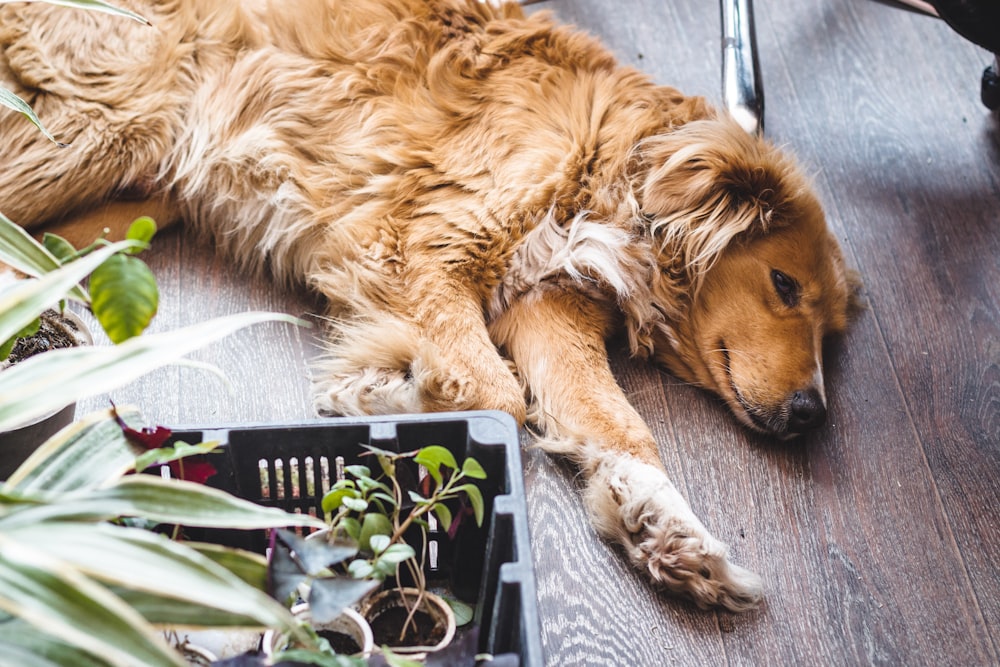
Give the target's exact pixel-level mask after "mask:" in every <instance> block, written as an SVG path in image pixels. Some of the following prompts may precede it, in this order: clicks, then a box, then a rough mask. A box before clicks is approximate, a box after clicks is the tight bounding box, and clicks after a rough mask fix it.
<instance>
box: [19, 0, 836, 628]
mask: <svg viewBox="0 0 1000 667" xmlns="http://www.w3.org/2000/svg"><path fill="white" fill-rule="evenodd" d="M123 4H126V5H128V6H129V7H130V8H133V9H135V10H136V11H138V12H139V13H141V14H143V15H145V16H146V17H148V18H149V19H150V20H151V21H152V24H153V27H151V28H150V27H146V26H142V25H139V24H138V23H134V22H129V21H125V20H122V19H119V18H115V17H110V16H105V15H94V14H90V13H80V12H70V11H68V10H66V9H64V8H52V7H49V6H42V5H41V4H40V3H31V4H21V5H17V4H15V5H11V4H5V5H3V6H2V9H0V82H2V83H3V85H5V86H7V87H8V88H10V89H13V90H15V91H16V92H17V93H19V94H20V95H22V96H23V97H25V98H26V99H28V100H29V101H30V102H31V103H32V104H33V105H34V106H35V108H36V110H37V111H38V114H39V116H40V117H41V118H42V119H43V121H44V122H45V123H46V124H47V125H48V126H49V127H50V128H51V130H52V131H53V132H54V133H55V134H56V136H57V137H58V138H59V139H60V140H61V141H64V142H66V143H68V144H70V146H69V147H68V148H64V149H58V148H55V147H54V146H53V145H52V144H50V143H48V142H46V141H45V140H44V139H43V138H42V137H41V135H40V134H39V133H38V132H37V131H36V130H35V129H34V128H33V127H31V126H30V125H28V124H27V123H25V122H23V121H22V120H21V119H19V118H17V117H15V116H13V115H6V116H3V117H2V121H0V127H2V130H3V144H2V145H3V156H2V157H0V160H2V164H0V210H3V211H4V212H5V213H6V214H7V215H8V216H10V217H12V218H13V219H15V220H18V221H19V222H21V223H22V224H24V225H25V226H26V227H28V228H30V229H32V230H40V229H42V228H43V227H45V226H47V228H49V229H56V230H58V231H60V232H62V233H64V234H67V235H74V236H75V237H76V240H81V239H82V240H90V239H88V238H86V236H88V235H92V234H93V233H94V229H93V228H94V226H95V225H98V226H103V225H110V226H112V227H114V228H120V227H121V225H122V224H123V223H124V222H126V221H127V216H131V215H133V214H134V213H135V212H137V211H144V212H152V213H153V214H154V215H155V216H156V217H157V218H158V220H159V222H160V223H161V224H169V223H172V222H175V221H183V222H184V224H185V225H187V226H188V227H189V228H191V229H192V230H193V231H194V232H195V233H198V234H201V235H203V236H204V237H205V238H206V239H207V240H209V241H210V242H212V243H214V244H216V245H217V246H218V248H219V250H220V252H222V253H224V254H225V256H227V257H229V258H230V259H231V260H232V261H233V263H234V265H236V266H237V267H239V269H238V270H249V271H250V272H251V273H250V275H256V276H262V275H265V274H268V275H270V276H272V277H274V278H275V279H277V280H281V281H285V282H290V283H298V284H304V285H307V286H308V287H310V288H311V289H314V290H316V291H318V292H319V293H320V294H322V295H323V296H324V297H325V298H326V300H327V302H328V303H329V321H330V322H331V325H330V331H329V341H330V343H329V349H328V352H327V354H326V355H325V357H324V360H323V361H322V363H321V364H320V365H319V366H318V367H317V369H316V378H315V388H316V404H317V406H318V407H319V408H320V410H321V411H323V412H331V413H342V414H363V413H372V412H395V411H416V410H446V409H499V410H504V411H507V412H509V413H511V414H513V415H514V416H515V417H516V418H517V419H518V420H519V421H522V422H523V421H525V420H530V421H531V422H532V423H534V424H535V425H536V427H537V428H538V429H539V431H540V432H541V433H542V438H541V442H542V443H543V445H545V446H546V447H548V449H550V450H551V451H553V452H557V453H560V454H563V455H566V456H569V457H570V458H571V459H572V460H574V461H575V462H576V463H577V464H579V466H580V468H581V470H582V471H583V474H584V475H585V477H586V478H587V480H588V483H587V488H586V491H585V493H584V498H585V501H586V504H587V507H588V508H589V510H590V512H591V514H592V515H593V518H594V524H595V526H596V527H597V529H598V530H599V531H600V532H601V534H602V535H604V536H606V537H607V538H608V539H611V540H613V541H615V542H617V543H619V544H621V545H622V547H623V548H624V550H625V552H626V553H627V554H628V557H629V559H630V560H631V561H632V562H634V563H635V564H636V566H637V567H639V568H640V569H642V570H643V571H645V572H647V573H648V575H649V576H650V578H651V579H652V580H653V581H654V582H658V583H662V584H663V585H664V586H666V587H667V588H669V589H670V590H673V591H675V592H678V593H683V594H687V595H689V596H690V597H692V598H693V599H694V600H695V601H696V602H698V603H699V604H702V605H721V606H724V607H726V608H728V609H732V610H742V609H746V608H749V607H752V606H753V605H754V604H756V602H757V601H758V600H759V598H760V594H761V587H760V582H759V581H758V580H757V578H756V577H754V576H753V575H751V574H750V573H748V572H746V571H744V570H742V569H740V568H737V567H736V566H735V565H732V564H731V563H729V562H728V561H727V558H726V550H725V547H724V545H722V544H720V543H719V542H718V541H716V540H715V539H714V538H712V536H711V535H710V534H709V533H708V531H707V530H706V529H705V527H704V526H703V525H702V524H701V523H700V522H699V521H698V520H697V518H696V517H695V516H694V515H693V514H692V513H691V510H690V508H689V507H688V505H687V503H686V502H685V501H684V499H683V498H682V497H681V496H680V494H679V493H678V492H677V490H676V489H675V488H674V487H673V486H672V485H671V483H670V481H669V479H668V478H667V476H666V472H665V471H664V469H663V466H662V464H661V463H660V460H659V455H658V452H657V445H656V442H655V440H654V439H653V437H652V434H651V433H650V431H649V429H648V428H647V427H646V425H645V424H644V423H643V420H642V419H641V417H640V416H639V415H638V413H637V412H636V411H635V410H634V408H633V407H632V406H631V405H630V404H629V402H628V400H627V399H626V398H625V396H624V394H623V393H622V391H621V389H620V388H619V387H618V385H617V383H616V382H615V379H614V377H613V375H612V373H611V370H610V368H609V365H608V361H607V352H606V348H605V345H606V340H608V339H610V338H611V337H613V336H614V335H615V334H616V333H618V332H621V331H624V334H625V339H626V341H627V345H628V346H629V348H630V350H631V352H632V353H633V354H635V355H637V356H639V357H645V358H651V359H652V360H654V361H657V362H660V363H663V364H664V365H666V366H667V367H668V368H670V369H671V370H672V371H673V372H674V373H676V374H678V375H679V376H680V377H681V378H683V379H684V380H687V381H689V382H693V383H697V384H699V385H701V386H704V387H705V388H706V389H708V390H710V391H714V392H716V393H718V394H720V395H722V396H723V397H724V398H725V399H726V400H727V401H728V403H729V405H730V406H731V407H732V409H733V411H734V413H735V414H736V416H737V418H739V419H741V420H742V421H743V422H744V423H746V424H747V425H748V426H749V427H751V428H755V429H758V430H762V431H766V432H769V433H773V434H774V435H777V436H779V437H787V436H789V435H793V434H795V433H797V432H799V431H800V430H802V429H804V428H806V427H807V426H808V427H811V426H815V424H816V423H818V422H819V421H820V419H819V417H821V416H822V412H823V411H824V410H825V394H826V392H825V388H824V387H822V386H821V385H822V373H821V369H820V368H818V364H819V361H818V360H819V359H820V356H821V355H820V346H821V344H822V339H823V337H824V336H825V335H827V334H830V333H836V332H838V331H840V330H842V329H843V328H844V326H846V321H847V310H848V304H849V300H850V280H849V276H848V274H847V272H846V271H845V270H844V267H843V260H842V258H841V255H840V251H839V248H838V247H837V244H836V242H835V241H834V240H833V239H832V237H831V236H830V234H829V232H828V231H827V230H826V226H825V222H824V219H823V214H822V210H821V209H820V207H819V203H818V202H817V201H816V198H815V197H814V195H813V194H812V193H811V190H810V188H809V184H808V183H807V182H806V180H805V179H804V178H803V177H802V176H801V174H800V172H799V170H798V168H797V167H796V166H795V164H794V162H792V161H791V160H790V159H789V158H788V157H787V156H785V155H783V154H782V153H780V152H779V151H777V150H776V149H775V148H774V147H772V146H770V145H769V144H767V143H766V142H763V141H761V140H758V139H754V138H751V137H749V136H747V135H745V134H744V133H743V132H742V130H741V129H740V128H739V127H738V126H737V125H736V124H735V123H734V122H732V121H731V120H729V119H727V118H725V117H721V116H719V115H718V114H717V113H716V112H715V111H714V110H713V109H711V108H710V107H709V106H708V105H707V104H706V103H705V102H704V101H703V100H701V99H699V98H693V97H686V96H684V95H682V94H681V93H679V92H678V91H676V90H674V89H672V88H669V87H665V86H660V85H656V84H654V83H653V82H651V81H650V80H649V79H648V78H647V77H646V76H645V75H643V74H642V73H640V72H637V71H635V70H632V69H630V68H627V67H622V66H620V65H619V64H618V63H617V62H616V61H615V59H614V57H613V56H612V55H611V54H610V53H609V52H608V51H607V50H606V49H605V48H604V47H603V46H601V44H600V43H599V42H598V41H597V40H595V39H593V38H591V37H589V36H587V35H584V34H581V33H579V32H577V31H575V30H573V29H571V28H566V27H561V26H558V25H556V24H555V23H554V22H553V21H552V20H551V19H550V17H549V16H548V15H547V14H545V13H539V14H535V15H534V16H531V17H527V18H526V17H525V16H524V15H523V14H522V12H521V10H520V8H519V7H517V6H516V5H509V4H508V5H501V6H493V5H494V3H480V2H476V1H475V0H426V1H425V0H280V1H279V0H272V1H270V2H269V1H266V0H244V1H243V2H234V1H232V0H161V1H159V2H153V1H152V0H146V1H142V0H134V1H130V2H123ZM122 201H124V203H120V202H122ZM109 202H111V203H110V204H109ZM137 202H138V203H137ZM91 238H92V236H91ZM775 272H778V273H780V274H781V275H786V274H787V277H789V278H790V280H792V282H793V284H794V290H791V288H789V289H786V290H785V291H784V292H782V291H780V290H779V291H776V289H777V286H779V285H781V284H784V283H780V282H775V281H776V280H778V279H777V278H776V277H775V275H776V274H775ZM793 291H794V293H792V292H793ZM817 384H818V385H820V386H817ZM807 395H808V397H811V399H810V400H811V403H810V404H809V407H810V409H811V414H810V419H808V420H806V419H804V418H803V416H802V413H803V410H802V405H803V396H807ZM807 421H808V422H809V423H808V424H807V423H806V422H807ZM731 474H736V473H735V472H732V473H731Z"/></svg>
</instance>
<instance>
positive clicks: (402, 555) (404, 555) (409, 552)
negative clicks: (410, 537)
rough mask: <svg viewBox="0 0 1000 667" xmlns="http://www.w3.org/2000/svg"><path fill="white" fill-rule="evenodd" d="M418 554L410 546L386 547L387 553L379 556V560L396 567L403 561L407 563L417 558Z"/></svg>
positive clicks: (395, 545)
mask: <svg viewBox="0 0 1000 667" xmlns="http://www.w3.org/2000/svg"><path fill="white" fill-rule="evenodd" d="M416 555H417V552H416V551H414V549H413V547H411V546H410V545H409V544H402V543H400V544H391V545H389V546H388V547H386V549H385V551H383V552H382V553H381V554H379V557H378V559H379V560H380V561H384V562H386V563H392V564H393V565H394V566H395V565H399V564H400V563H402V562H403V561H407V560H409V559H411V558H415V557H416Z"/></svg>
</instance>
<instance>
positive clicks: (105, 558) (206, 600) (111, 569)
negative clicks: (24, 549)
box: [0, 521, 296, 631]
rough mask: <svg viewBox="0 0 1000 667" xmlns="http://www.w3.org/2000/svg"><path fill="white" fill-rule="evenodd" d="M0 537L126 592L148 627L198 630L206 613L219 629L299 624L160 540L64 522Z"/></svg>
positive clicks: (207, 563) (224, 573) (209, 563)
mask: <svg viewBox="0 0 1000 667" xmlns="http://www.w3.org/2000/svg"><path fill="white" fill-rule="evenodd" d="M0 523H2V522H0ZM5 534H6V535H7V536H8V537H10V538H11V539H14V540H17V541H18V542H20V543H22V544H30V545H31V547H32V549H33V550H35V551H36V552H37V553H40V554H44V555H45V556H46V557H47V558H52V559H53V560H54V561H58V562H59V563H62V564H64V565H66V566H68V567H71V568H73V569H74V570H75V571H77V572H79V573H81V574H82V575H84V576H86V577H87V578H89V579H91V580H96V581H99V582H101V583H103V584H104V585H107V586H114V587H117V588H120V589H126V590H128V591H131V593H130V594H129V596H128V597H130V598H131V599H132V600H133V601H138V602H140V603H141V606H145V607H146V609H147V610H149V612H150V616H153V617H152V618H151V617H150V616H146V620H147V621H150V622H155V623H183V624H185V625H195V626H200V625H202V624H204V623H206V620H207V619H206V618H205V617H203V616H202V615H201V612H202V611H204V612H205V613H206V614H208V613H211V614H212V623H213V624H217V625H222V626H231V627H232V626H236V627H273V628H279V629H281V630H289V631H290V630H291V629H292V628H293V626H295V625H296V621H295V619H294V618H293V617H292V616H291V614H290V613H289V612H288V610H287V609H286V608H285V607H284V606H282V605H281V604H280V603H278V602H277V601H276V600H274V599H272V598H271V597H270V596H269V595H267V593H265V592H264V591H262V590H259V589H257V588H255V587H253V586H250V585H249V584H246V583H245V582H244V581H243V580H242V579H240V578H239V577H237V576H236V575H235V574H233V573H232V572H230V571H229V570H227V569H226V568H224V567H222V566H220V565H218V564H217V563H216V562H215V561H213V560H211V559H209V558H207V557H205V556H203V555H201V554H200V553H198V552H197V551H195V550H194V549H191V548H190V547H188V546H187V545H186V544H184V543H181V542H175V541H173V540H171V539H169V538H167V537H166V536H164V535H159V534H157V533H152V532H149V531H146V530H142V529H139V528H124V527H120V526H113V525H110V524H97V525H94V524H88V523H79V522H65V521H54V522H45V523H40V524H32V525H21V526H17V527H14V528H12V529H9V530H6V529H5ZM174 602H176V603H177V604H176V605H174V604H173V603H174ZM192 610H196V611H195V612H194V613H191V612H192ZM185 614H186V615H185ZM144 615H145V614H144Z"/></svg>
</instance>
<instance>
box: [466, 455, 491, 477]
mask: <svg viewBox="0 0 1000 667" xmlns="http://www.w3.org/2000/svg"><path fill="white" fill-rule="evenodd" d="M462 474H463V475H465V476H466V477H471V478H472V479H486V471H485V470H483V466H481V465H479V461H477V460H476V459H474V458H472V457H471V456H470V457H469V458H467V459H465V460H464V461H463V462H462Z"/></svg>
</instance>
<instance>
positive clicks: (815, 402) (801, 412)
mask: <svg viewBox="0 0 1000 667" xmlns="http://www.w3.org/2000/svg"><path fill="white" fill-rule="evenodd" d="M789 407H790V408H791V412H790V414H789V417H788V430H790V431H794V432H796V433H802V432H803V431H809V430H812V429H814V428H817V427H819V426H822V424H823V422H825V421H826V405H824V404H823V397H822V396H821V395H820V393H819V392H818V391H817V390H816V389H805V390H800V391H797V392H795V393H794V394H792V400H791V402H790V405H789Z"/></svg>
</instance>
